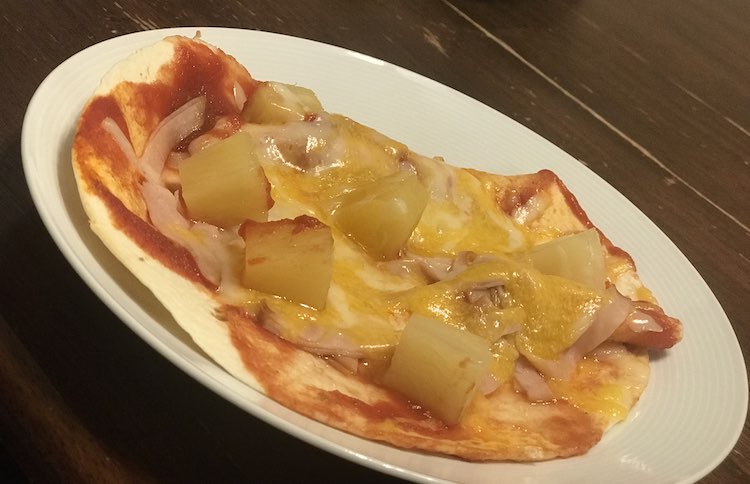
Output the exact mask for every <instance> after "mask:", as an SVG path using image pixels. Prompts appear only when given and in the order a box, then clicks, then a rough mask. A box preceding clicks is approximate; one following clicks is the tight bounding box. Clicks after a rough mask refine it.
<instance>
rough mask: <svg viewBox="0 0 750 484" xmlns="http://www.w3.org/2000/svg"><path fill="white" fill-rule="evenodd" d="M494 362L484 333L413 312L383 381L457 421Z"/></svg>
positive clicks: (444, 418)
mask: <svg viewBox="0 0 750 484" xmlns="http://www.w3.org/2000/svg"><path fill="white" fill-rule="evenodd" d="M491 362H492V354H491V353H490V349H489V342H488V341H487V340H485V339H484V338H480V337H479V336H476V335H474V334H472V333H470V332H468V331H463V330H460V329H457V328H455V327H453V326H449V325H447V324H445V323H442V322H440V321H437V320H435V319H431V318H427V317H425V316H421V315H417V314H415V315H413V316H412V317H411V319H410V320H409V322H408V323H407V325H406V328H404V331H403V333H402V334H401V340H400V341H399V344H398V346H397V347H396V351H395V352H394V354H393V359H392V360H391V366H390V367H389V368H388V370H387V371H386V373H385V375H384V377H383V383H384V384H385V385H386V386H388V387H390V388H393V389H394V390H397V391H399V392H401V393H402V394H404V395H405V396H406V397H408V398H409V399H411V400H413V401H415V402H418V403H420V404H422V405H424V406H425V407H426V408H427V409H429V410H430V412H432V413H433V414H434V415H435V416H437V417H438V418H440V419H441V420H442V421H443V422H445V423H446V424H447V425H455V424H457V423H458V422H460V421H461V418H462V416H463V414H464V412H465V411H466V409H467V408H468V406H469V403H471V401H472V398H473V397H474V394H475V393H476V390H477V387H478V385H479V382H480V380H481V379H482V378H483V377H485V376H486V375H487V374H488V373H489V371H490V370H489V369H490V363H491Z"/></svg>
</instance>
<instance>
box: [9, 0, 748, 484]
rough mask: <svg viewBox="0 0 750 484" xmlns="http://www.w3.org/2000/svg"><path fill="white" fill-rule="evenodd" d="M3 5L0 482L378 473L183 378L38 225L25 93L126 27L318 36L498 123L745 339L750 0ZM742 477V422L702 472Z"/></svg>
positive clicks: (369, 476) (128, 0)
mask: <svg viewBox="0 0 750 484" xmlns="http://www.w3.org/2000/svg"><path fill="white" fill-rule="evenodd" d="M0 13H1V14H2V15H1V16H0V27H1V28H2V31H3V32H4V40H3V42H2V43H0V62H1V63H2V69H1V70H0V86H1V88H0V113H1V114H2V122H0V207H1V208H2V210H1V211H0V269H1V270H2V276H3V277H2V278H0V444H2V446H3V447H4V448H5V450H6V454H7V455H8V456H10V460H11V462H9V465H11V466H16V470H15V471H13V470H10V471H8V473H6V474H5V475H6V476H11V477H13V476H15V478H16V479H23V476H26V477H27V478H28V479H29V480H34V481H39V482H54V481H66V482H81V481H84V482H85V481H126V482H141V481H143V482H148V481H165V482H234V481H247V480H277V481H278V480H286V481H294V480H302V479H305V480H320V479H331V480H337V481H338V480H341V481H343V480H354V479H366V480H382V479H385V477H384V476H381V475H379V474H377V473H375V472H374V471H370V470H368V469H365V468H363V467H359V466H357V465H355V464H352V463H349V462H347V461H344V460H341V459H339V458H336V457H334V456H332V455H329V454H327V453H325V452H323V451H320V450H317V449H315V448H313V447H311V446H309V445H307V444H304V443H302V442H300V441H298V440H296V439H294V438H292V437H289V436H287V435H285V434H283V433H281V432H279V431H276V430H275V429H273V428H271V427H269V426H267V425H266V424H264V423H261V422H260V421H258V420H256V419H254V418H252V417H249V416H248V415H247V414H245V413H244V412H243V411H241V410H239V409H237V408H236V407H234V406H233V405H231V404H230V403H227V402H226V401H224V400H222V399H221V398H219V397H218V396H216V395H215V394H213V393H212V392H211V391H209V390H207V389H205V388H204V387H202V386H201V385H200V384H198V383H196V382H195V381H193V380H192V379H191V378H190V377H188V376H187V375H185V374H184V373H182V372H181V371H180V370H179V369H177V368H176V367H174V366H173V365H172V364H171V363H169V362H168V361H167V360H165V359H164V358H163V357H161V356H160V355H159V354H158V353H156V352H155V351H154V350H153V349H152V348H151V347H149V346H148V345H147V344H146V343H144V342H143V341H142V340H140V339H139V338H138V337H137V336H136V335H135V334H133V333H132V332H131V331H130V330H129V329H128V328H127V327H126V326H125V325H124V324H122V323H121V322H120V321H119V320H118V319H117V318H116V317H115V316H114V315H113V314H112V313H111V312H110V311H109V310H108V309H107V308H106V307H105V306H104V305H103V304H102V303H101V302H100V301H99V300H98V299H97V297H96V296H95V295H94V294H93V293H92V292H91V291H90V290H89V289H88V288H87V286H85V284H84V283H83V282H82V281H81V279H80V278H79V277H78V276H77V275H76V274H75V273H74V271H73V270H72V269H71V267H70V266H69V265H68V264H67V262H66V261H65V260H64V259H63V257H62V255H61V254H60V252H59V251H58V250H57V248H56V247H55V245H54V244H53V242H52V240H51V238H50V237H49V235H48V234H47V232H46V231H45V229H44V227H43V225H42V223H41V221H40V219H39V217H38V215H37V213H36V211H35V208H34V206H33V204H32V201H31V198H30V195H29V193H28V190H27V188H26V184H25V181H24V175H23V170H22V165H21V153H20V133H21V125H22V121H23V115H24V112H25V109H26V106H27V104H28V102H29V100H30V98H31V96H32V94H33V92H34V90H35V89H36V87H37V86H38V85H39V83H40V82H41V81H42V80H43V79H44V77H45V76H46V75H47V74H49V72H50V71H51V70H52V69H53V68H54V67H55V66H56V65H58V64H59V63H60V62H62V61H64V60H65V59H66V58H67V57H69V56H71V55H72V54H74V53H76V52H78V51H80V50H82V49H84V48H86V47H88V46H90V45H92V44H94V43H96V42H99V41H101V40H104V39H107V38H111V37H114V36H117V35H121V34H125V33H129V32H134V31H138V30H144V29H152V28H163V27H173V26H188V25H217V26H226V27H241V28H248V29H260V30H267V31H273V32H281V33H285V34H290V35H294V36H299V37H304V38H309V39H314V40H318V41H322V42H326V43H330V44H335V45H339V46H342V47H346V48H350V49H353V50H356V51H360V52H364V53H366V54H369V55H372V56H375V57H378V58H381V59H384V60H387V61H389V62H392V63H395V64H398V65H400V66H403V67H406V68H408V69H411V70H414V71H416V72H419V73H421V74H424V75H426V76H428V77H430V78H433V79H435V80H437V81H439V82H442V83H444V84H447V85H449V86H451V87H454V88H456V89H458V90H459V91H462V92H464V93H466V94H468V95H470V96H472V97H474V98H476V99H478V100H480V101H482V102H484V103H486V104H488V105H490V106H492V107H494V108H495V109H497V110H499V111H501V112H503V113H505V114H507V115H509V116H511V117H513V118H514V119H516V120H517V121H519V122H520V123H522V124H524V125H526V126H528V127H530V128H531V129H533V130H534V131H536V132H537V133H539V134H541V135H542V136H544V137H546V138H547V139H549V140H551V141H552V142H553V143H555V144H557V145H558V146H560V147H562V148H563V149H564V150H566V151H567V152H568V153H570V154H571V155H573V156H574V157H575V158H577V159H579V160H580V161H581V162H582V163H585V164H586V165H587V166H588V167H589V168H590V169H592V170H593V171H595V172H596V173H598V174H599V175H600V176H602V177H603V178H604V179H605V180H607V181H608V182H609V183H611V184H612V185H613V186H615V187H616V188H617V189H618V190H619V191H621V192H622V193H623V194H624V195H625V196H626V197H627V198H629V199H630V200H631V201H632V202H633V203H635V204H636V205H637V206H638V207H639V208H640V209H641V210H642V211H643V212H645V213H646V214H647V215H648V216H649V217H650V218H651V219H652V220H653V221H654V222H655V223H656V224H657V225H658V226H659V227H660V228H661V229H662V230H663V231H664V232H665V233H666V234H667V235H668V236H669V237H670V238H671V239H672V240H673V241H674V242H675V244H676V245H677V246H678V247H679V248H680V249H681V250H682V251H683V252H684V254H685V255H686V256H687V257H688V258H689V259H690V261H691V262H692V263H693V264H694V265H695V267H696V268H697V269H698V271H699V272H700V273H701V275H702V276H703V277H704V279H705V280H706V281H707V283H708V284H709V286H710V287H711V288H712V290H713V291H714V293H715V294H716V296H717V298H718V299H719V301H720V303H721V304H722V306H723V307H724V309H725V311H726V313H727V314H728V316H729V319H730V320H731V321H732V323H733V325H734V329H735V332H736V333H737V337H738V339H739V341H740V344H741V346H742V348H743V350H744V352H745V354H749V353H750V317H749V316H748V312H749V311H748V310H749V309H750V303H749V301H750V277H748V275H750V197H749V196H748V190H749V189H750V2H747V1H745V0H719V1H714V0H664V1H658V2H652V1H650V0H640V1H633V2H610V1H606V0H600V1H574V0H570V1H564V2H563V1H541V0H506V1H491V0H485V1H479V0H452V1H451V2H447V1H446V2H444V1H439V0H431V1H417V2H396V1H392V2H388V1H378V2H350V1H347V0H331V1H322V0H318V1H310V2H283V1H269V0H259V1H237V2H234V1H221V2H219V1H210V0H204V1H200V2H199V1H187V2H184V1H183V2H179V1H176V0H171V1H161V2H146V1H142V2H139V1H133V0H119V1H118V2H114V3H109V2H103V1H91V0H90V1H86V2H83V1H80V2H74V1H71V2H57V1H50V0H47V1H39V2H35V3H33V4H32V3H30V2H22V1H20V0H16V1H14V0H11V1H5V2H3V8H2V9H0ZM1 454H2V453H0V455H1ZM3 475H4V474H0V480H2V478H3ZM748 480H750V429H749V428H748V426H747V424H746V425H745V428H744V432H743V434H742V436H741V438H740V441H739V442H738V443H737V445H736V447H735V449H734V450H733V451H732V452H731V453H730V454H729V456H728V457H727V459H726V460H725V461H724V462H723V463H721V464H720V465H719V466H718V467H717V468H716V469H715V470H714V471H713V472H712V473H711V474H710V475H708V476H707V477H706V478H705V482H716V483H719V482H722V483H723V482H743V481H744V482H747V481H748Z"/></svg>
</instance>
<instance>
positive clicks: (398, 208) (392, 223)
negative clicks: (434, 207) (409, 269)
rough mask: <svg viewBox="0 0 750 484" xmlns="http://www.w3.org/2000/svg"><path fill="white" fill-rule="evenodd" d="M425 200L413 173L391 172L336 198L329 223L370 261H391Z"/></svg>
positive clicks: (409, 232)
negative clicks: (342, 233)
mask: <svg viewBox="0 0 750 484" xmlns="http://www.w3.org/2000/svg"><path fill="white" fill-rule="evenodd" d="M428 197H429V195H428V193H427V189H426V188H425V187H424V186H423V185H422V184H421V183H420V182H419V179H418V178H417V176H416V175H415V174H414V173H411V172H398V173H394V174H392V175H388V176H386V177H384V178H381V179H379V180H375V181H373V182H370V183H365V184H364V185H360V186H358V187H356V188H355V189H354V190H352V191H351V192H349V193H346V194H344V195H341V196H340V197H338V199H337V200H335V203H336V204H337V205H336V208H335V209H334V211H333V223H334V225H335V226H336V227H338V229H339V230H341V231H342V232H344V233H345V234H347V235H348V236H349V237H351V238H352V239H354V240H355V241H356V242H357V243H358V244H359V245H361V246H362V247H363V248H364V249H365V251H366V252H367V253H368V254H370V256H372V257H373V258H375V259H393V258H395V257H398V254H399V252H400V250H401V248H402V247H403V246H404V244H406V241H407V240H409V237H411V234H412V232H413V231H414V228H415V227H416V226H417V223H419V219H420V218H421V217H422V212H423V211H424V209H425V207H426V206H427V200H428Z"/></svg>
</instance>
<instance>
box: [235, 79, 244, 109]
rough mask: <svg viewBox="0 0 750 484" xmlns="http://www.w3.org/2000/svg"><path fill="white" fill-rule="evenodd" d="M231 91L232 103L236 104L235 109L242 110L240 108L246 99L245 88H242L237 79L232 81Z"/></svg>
mask: <svg viewBox="0 0 750 484" xmlns="http://www.w3.org/2000/svg"><path fill="white" fill-rule="evenodd" d="M232 91H233V93H234V103H235V105H236V106H237V110H238V111H242V108H244V107H245V102H246V101H247V93H245V90H244V89H242V86H241V85H240V83H239V82H237V81H234V86H233V88H232Z"/></svg>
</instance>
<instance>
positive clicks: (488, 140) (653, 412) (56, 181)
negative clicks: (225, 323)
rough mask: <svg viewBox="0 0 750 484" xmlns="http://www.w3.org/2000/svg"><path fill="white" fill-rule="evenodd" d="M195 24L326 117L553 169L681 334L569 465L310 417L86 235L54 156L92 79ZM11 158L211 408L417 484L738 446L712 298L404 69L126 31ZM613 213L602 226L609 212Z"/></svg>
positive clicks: (299, 43) (728, 347)
mask: <svg viewBox="0 0 750 484" xmlns="http://www.w3.org/2000/svg"><path fill="white" fill-rule="evenodd" d="M196 30H200V31H201V34H202V37H203V39H204V40H206V41H207V42H210V43H212V44H214V45H217V46H219V47H221V48H222V49H224V50H225V51H226V52H227V53H229V54H232V55H233V56H235V57H236V58H237V60H239V62H240V63H241V64H243V65H244V66H245V67H247V69H248V70H249V71H250V73H251V74H252V75H253V76H254V77H255V78H257V79H272V80H277V81H282V82H288V83H298V84H300V85H303V86H306V87H309V88H311V89H313V90H314V91H315V92H316V93H317V94H318V95H319V97H320V99H321V101H322V102H323V105H324V106H326V109H328V110H329V111H332V112H340V113H344V114H346V115H347V116H351V117H352V118H354V119H356V120H358V121H360V122H362V123H364V124H366V125H369V126H372V127H374V128H376V129H378V130H380V131H381V132H383V133H385V134H387V135H389V136H391V137H393V138H395V139H398V140H400V141H402V142H404V143H406V144H407V145H408V146H409V147H410V148H412V149H413V150H415V151H417V152H420V153H423V154H425V155H428V156H433V155H441V156H443V157H445V159H446V161H448V162H449V163H451V164H454V165H458V166H470V167H473V168H477V169H480V170H485V171H490V172H496V173H504V174H517V173H526V172H532V171H537V170H540V169H542V168H549V169H551V170H553V171H555V172H556V173H557V174H558V176H560V177H561V178H562V179H563V180H564V182H565V183H566V184H567V186H568V187H569V188H570V189H571V191H572V192H573V193H574V194H575V195H576V196H577V197H578V199H579V201H580V203H581V205H582V206H583V207H584V209H585V210H586V211H587V213H588V215H589V216H590V218H591V219H592V220H593V221H594V223H595V224H596V225H597V226H598V227H600V228H601V229H602V231H603V232H604V233H605V234H607V236H608V237H609V238H610V239H611V240H612V241H613V242H614V243H615V244H617V245H620V246H621V247H623V248H625V249H626V250H627V251H628V252H630V254H631V255H632V256H633V258H634V259H635V260H636V261H637V263H638V266H639V268H640V274H641V276H642V278H643V280H644V281H645V282H646V284H647V285H648V286H649V287H650V288H651V289H653V291H654V293H655V294H657V295H658V297H659V300H660V302H661V305H662V306H663V307H664V308H665V310H666V311H667V313H669V314H672V315H674V316H676V317H678V318H680V319H681V320H682V321H683V324H684V326H685V338H684V341H682V342H681V343H680V344H679V345H677V346H676V347H675V348H674V349H672V350H669V351H667V352H665V353H664V354H659V355H657V357H656V358H654V359H653V364H652V378H651V382H650V384H649V386H648V388H647V389H646V392H645V393H644V395H643V397H642V398H641V401H640V402H639V403H638V404H637V405H636V407H635V408H634V409H633V410H632V412H631V414H630V416H629V417H628V419H627V421H626V422H624V423H621V424H619V425H617V426H615V427H614V428H613V429H611V430H610V431H609V432H608V433H607V434H606V435H605V437H604V439H603V440H602V441H601V442H600V443H599V444H598V445H597V446H596V447H594V448H593V449H592V450H591V451H590V452H589V453H588V454H586V455H584V456H580V457H575V458H570V459H564V460H555V461H549V462H543V463H534V464H519V463H470V462H464V461H461V460H456V459H452V458H448V457H441V456H435V455H427V454H422V453H416V452H409V451H404V450H399V449H395V448H393V447H390V446H388V445H382V444H378V443H375V442H372V441H368V440H364V439H361V438H358V437H354V436H351V435H349V434H346V433H343V432H340V431H338V430H335V429H332V428H330V427H327V426H325V425H322V424H320V423H318V422H315V421H312V420H310V419H308V418H305V417H303V416H301V415H299V414H296V413H295V412H292V411H290V410H288V409H286V408H284V407H282V406H280V405H279V404H277V403H275V402H274V401H273V400H271V399H269V398H267V397H266V396H265V395H263V394H261V393H259V392H257V391H255V390H252V389H251V388H249V387H247V386H245V385H244V384H242V383H240V382H239V381H238V380H235V379H234V378H233V377H231V376H229V375H228V374H227V373H225V372H224V371H223V370H222V369H221V368H220V367H218V366H217V365H216V364H214V363H213V361H211V360H210V359H208V358H206V357H205V356H204V355H203V353H201V352H200V351H198V350H197V349H196V347H195V346H194V345H193V344H192V343H191V342H190V341H189V339H188V338H187V337H186V336H185V335H184V333H182V332H181V330H180V329H179V328H178V327H177V326H176V324H175V323H174V321H173V320H172V318H171V316H170V315H169V314H168V313H167V312H166V311H165V310H164V309H163V308H162V307H161V306H160V305H159V304H158V302H156V300H155V298H153V296H151V294H150V293H149V292H148V291H147V290H145V289H144V288H143V287H142V286H140V285H139V284H138V283H137V281H136V280H135V278H134V277H133V276H131V275H130V274H129V273H128V272H127V271H126V270H125V269H124V268H123V267H122V266H120V264H119V263H118V262H117V261H116V260H115V259H114V257H113V256H112V255H110V254H109V252H108V251H107V250H106V249H105V248H104V246H103V245H102V244H101V243H100V242H99V240H98V239H97V238H96V237H95V236H94V235H93V234H92V233H91V231H90V230H89V227H88V221H87V218H86V216H85V214H84V213H83V209H82V208H81V205H80V200H79V198H78V192H77V189H76V186H75V179H74V177H73V173H72V168H71V159H70V147H71V142H72V138H73V134H74V129H75V125H76V121H77V117H78V115H79V113H80V111H81V109H82V108H83V106H84V104H85V103H86V101H87V100H88V98H89V97H90V95H91V93H92V92H93V91H94V89H95V88H96V86H97V85H98V83H99V80H100V79H101V77H102V76H103V75H104V73H105V72H106V71H107V70H109V69H110V68H111V67H112V66H113V65H114V64H115V63H116V62H118V61H119V60H120V59H122V58H125V57H127V56H128V55H130V54H131V53H132V52H134V51H135V50H136V49H138V48H141V47H144V46H147V45H150V44H152V43H155V42H157V41H159V40H161V39H162V38H164V37H166V36H168V35H175V34H180V35H186V36H190V37H192V36H193V35H194V34H195V32H196ZM394 112H398V113H399V115H398V116H394V115H393V113H394ZM457 129H459V130H460V133H461V135H460V136H456V130H457ZM22 153H23V163H24V170H25V173H26V179H27V183H28V185H29V189H30V191H31V194H32V197H33V199H34V203H35V204H36V207H37V209H38V211H39V213H40V215H41V217H42V220H43V221H44V223H45V225H46V227H47V229H48V230H49V232H50V234H51V236H52V238H53V239H54V240H55V242H56V243H57V245H58V246H59V248H60V250H61V251H62V253H63V254H64V255H65V257H66V258H67V259H68V261H69V262H70V264H72V266H73V267H74V268H75V270H76V271H77V272H78V273H79V274H80V276H81V277H82V278H83V279H84V280H85V281H86V283H87V284H88V285H89V286H90V287H91V289H92V290H93V291H94V292H95V293H96V294H97V295H98V296H99V297H100V298H101V300H102V301H104V303H105V304H107V305H108V306H109V308H110V309H111V310H112V311H114V312H115V313H116V314H117V315H118V316H119V317H120V318H121V319H122V320H123V321H124V322H125V323H126V324H127V325H128V326H129V327H130V328H132V329H133V331H135V332H136V333H137V334H138V335H140V336H141V337H142V338H143V339H144V340H145V341H146V342H147V343H148V344H150V345H151V346H152V347H154V348H155V349H156V350H157V351H159V352H160V353H161V354H162V355H164V356H165V357H166V358H168V359H169V360H171V361H172V362H173V363H174V364H175V365H177V366H178V367H180V368H181V369H182V370H184V371H185V372H187V373H188V374H190V375H191V376H192V377H193V378H195V379H196V380H198V381H199V382H201V383H202V384H204V385H206V386H207V387H209V388H211V389H212V390H214V391H215V392H216V393H218V394H219V395H221V396H223V397H224V398H226V399H227V400H229V401H231V402H233V403H234V404H236V405H238V406H239V407H241V408H243V409H245V410H247V411H248V412H250V413H251V414H253V415H255V416H256V417H258V418H261V419H263V420H264V421H266V422H269V423H270V424H272V425H274V426H276V427H277V428H279V429H281V430H283V431H285V432H288V433H290V434H292V435H295V436H297V437H299V438H300V439H303V440H305V441H307V442H309V443H311V444H313V445H316V446H318V447H320V448H323V449H325V450H328V451H330V452H332V453H334V454H337V455H339V456H342V457H344V458H347V459H350V460H352V461H354V462H357V463H360V464H363V465H366V466H368V467H371V468H374V469H377V470H380V471H382V472H386V473H389V474H393V475H396V476H398V477H402V478H406V479H413V480H421V481H437V480H448V481H459V480H460V481H472V482H489V481H492V482H518V481H519V480H523V481H524V482H545V481H554V482H581V481H585V480H590V479H591V478H592V476H607V479H608V480H613V481H632V482H640V483H649V482H665V481H671V482H690V481H694V480H697V479H699V478H700V477H702V476H704V475H705V474H707V473H708V472H710V471H711V470H712V469H713V468H714V467H716V466H717V465H718V464H719V463H720V462H721V461H722V460H723V459H724V458H725V457H726V456H727V454H728V453H729V451H730V450H731V449H732V447H733V446H734V444H735V442H736V441H737V439H738V438H739V435H740V432H741V430H742V425H743V423H744V421H745V416H746V412H747V400H748V388H747V375H746V371H745V365H744V361H743V358H742V353H741V350H740V347H739V344H738V342H737V339H736V337H735V334H734V332H733V330H732V326H731V325H730V323H729V321H728V319H727V317H726V315H725V314H724V311H723V310H722V308H721V307H720V305H719V303H718V302H717V300H716V298H715V297H714V295H713V294H712V293H711V291H710V289H709V288H708V286H707V285H706V283H705V282H704V281H703V280H702V279H701V277H700V275H699V274H698V273H697V271H696V270H695V269H694V268H693V266H692V265H691V264H690V262H688V260H687V259H686V258H685V257H684V256H683V255H682V253H680V251H679V250H678V249H677V248H676V247H675V246H674V244H672V242H671V241H670V240H669V239H668V238H667V237H666V236H665V235H664V234H663V233H662V232H661V231H660V230H659V229H658V228H657V227H656V226H655V225H654V224H653V223H652V222H651V221H650V220H649V219H648V218H647V217H646V216H645V215H643V213H641V212H640V211H639V210H638V209H637V208H636V207H635V206H634V205H632V204H631V203H630V202H629V201H628V200H627V199H625V198H624V197H623V196H622V195H621V194H619V193H618V192H617V191H616V190H615V189H614V188H612V187H611V186H610V185H608V184H607V183H606V182H605V181H603V180H602V179H601V178H599V177H598V176H597V175H596V174H594V173H593V172H591V171H590V170H588V169H587V168H585V167H584V166H583V165H582V164H581V163H579V162H578V161H576V160H575V159H574V158H572V157H571V156H569V155H568V154H566V153H565V152H563V151H562V150H560V149H559V148H557V147H555V146H554V145H552V144H551V143H549V142H548V141H546V140H545V139H543V138H542V137H540V136H539V135H537V134H535V133H533V132H532V131H530V130H528V129H527V128H525V127H523V126H521V125H520V124H518V123H516V122H515V121H513V120H511V119H510V118H508V117H506V116H504V115H503V114H500V113H498V112H497V111H494V110H493V109H491V108H489V107H487V106H485V105H483V104H481V103H479V102H477V101H475V100H473V99H471V98H469V97H467V96H465V95H463V94H461V93H459V92H457V91H455V90H453V89H451V88H448V87H446V86H443V85H441V84H438V83H436V82H434V81H432V80H430V79H427V78H425V77H422V76H420V75H418V74H415V73H413V72H410V71H407V70H405V69H402V68H399V67H396V66H393V65H391V64H388V63H386V62H383V61H380V60H377V59H374V58H371V57H368V56H365V55H362V54H359V53H356V52H352V51H348V50H345V49H341V48H337V47H332V46H329V45H325V44H320V43H316V42H312V41H308V40H302V39H297V38H293V37H287V36H283V35H278V34H270V33H265V32H258V31H247V30H235V29H223V28H200V29H198V28H183V29H168V30H157V31H148V32H140V33H136V34H131V35H127V36H123V37H118V38H114V39H111V40H108V41H105V42H102V43H100V44H97V45H94V46H92V47H90V48H88V49H86V50H84V51H82V52H79V53H78V54H76V55H74V56H73V57H71V58H70V59H68V60H67V61H65V62H64V63H62V64H61V65H60V66H59V67H57V68H56V69H55V70H54V71H53V72H52V73H51V74H50V75H49V76H48V77H47V78H46V79H45V81H44V82H43V83H42V84H41V85H40V86H39V88H38V90H37V91H36V93H35V95H34V97H33V98H32V100H31V102H30V104H29V107H28V110H27V112H26V117H25V119H24V125H23V133H22ZM613 211H614V212H616V213H617V217H612V216H611V214H612V212H613ZM632 234H638V237H637V238H635V237H632Z"/></svg>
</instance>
